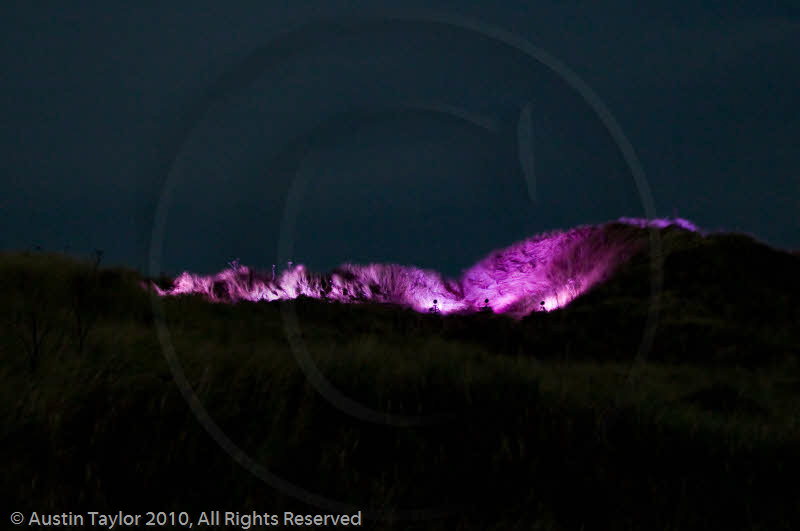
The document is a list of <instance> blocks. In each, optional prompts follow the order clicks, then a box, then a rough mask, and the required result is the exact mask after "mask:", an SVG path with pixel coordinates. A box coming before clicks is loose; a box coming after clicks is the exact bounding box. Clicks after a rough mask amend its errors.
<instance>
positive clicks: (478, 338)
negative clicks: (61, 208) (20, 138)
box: [0, 233, 800, 530]
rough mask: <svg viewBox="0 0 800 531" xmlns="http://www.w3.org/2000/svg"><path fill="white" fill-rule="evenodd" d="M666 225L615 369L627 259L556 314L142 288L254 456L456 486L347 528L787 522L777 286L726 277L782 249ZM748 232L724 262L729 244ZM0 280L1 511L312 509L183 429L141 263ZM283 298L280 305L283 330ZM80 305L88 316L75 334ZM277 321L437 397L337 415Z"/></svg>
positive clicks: (349, 375) (369, 500) (636, 289)
mask: <svg viewBox="0 0 800 531" xmlns="http://www.w3.org/2000/svg"><path fill="white" fill-rule="evenodd" d="M681 238H683V240H682V239H681ZM684 240H685V241H684ZM665 247H666V248H667V250H668V252H669V253H670V254H668V256H667V261H666V263H665V268H666V270H665V291H664V305H663V311H662V319H661V321H660V326H659V328H658V331H657V335H656V340H655V342H654V347H653V349H652V350H651V351H650V352H649V353H648V356H647V360H646V361H647V363H645V364H644V365H641V366H640V365H636V371H635V372H634V373H633V375H634V376H635V377H634V378H631V374H632V373H631V368H632V366H633V359H634V355H635V353H636V348H637V346H638V343H639V341H640V340H641V334H642V327H643V323H644V320H643V319H644V316H645V315H646V313H647V312H646V311H647V304H648V300H647V297H646V296H645V297H643V296H642V293H645V294H646V293H648V292H647V288H646V286H647V285H648V281H649V277H647V274H646V271H647V261H646V260H645V259H644V258H640V259H634V260H633V261H632V262H631V263H630V264H629V265H628V266H627V267H626V268H623V270H622V271H620V273H619V274H618V275H617V277H615V278H614V279H613V280H612V281H611V282H609V283H607V284H605V285H603V286H600V287H599V288H598V289H596V290H593V291H592V292H591V293H589V294H587V295H586V296H585V297H582V298H581V299H579V300H577V301H575V303H574V304H573V305H570V306H569V307H568V308H566V309H565V310H563V311H558V312H552V313H547V314H535V315H531V316H530V317H528V318H526V319H524V320H522V321H521V322H515V321H512V320H509V319H505V318H502V317H500V316H494V315H485V314H482V315H472V316H448V317H443V316H439V315H423V314H416V313H413V312H410V311H406V310H402V309H397V308H391V307H385V306H376V305H355V306H353V305H350V306H342V305H338V304H328V303H323V302H319V301H313V300H298V301H293V302H290V303H259V304H249V303H248V304H238V305H235V306H225V305H213V304H208V303H206V302H204V301H202V300H200V299H198V298H196V297H185V298H177V299H169V300H165V301H163V302H164V314H165V317H166V323H167V326H168V329H169V332H170V336H171V341H172V343H173V345H174V347H175V352H176V354H177V356H178V358H179V360H180V362H181V364H182V367H183V369H184V370H185V374H186V376H187V378H188V380H189V382H190V383H191V385H192V387H193V389H194V391H195V392H196V393H197V396H198V398H199V400H200V402H201V403H202V404H203V405H204V407H205V408H206V410H207V411H208V413H209V415H210V416H211V418H213V419H214V421H215V422H216V423H217V424H218V425H219V426H220V427H221V428H222V430H223V431H224V432H225V434H226V435H227V436H228V437H230V439H231V440H233V441H234V442H235V443H236V444H237V445H238V446H239V447H240V448H241V449H242V450H244V451H245V452H247V454H248V455H249V456H250V457H251V458H252V459H254V460H255V461H257V462H258V463H260V464H261V465H263V466H264V467H267V468H268V469H269V470H270V471H271V472H273V473H275V474H277V475H279V476H281V477H283V478H285V479H286V480H288V481H290V482H292V483H294V484H297V485H300V486H302V487H304V488H306V489H308V490H311V491H313V492H315V493H318V494H321V495H324V496H327V497H330V498H334V499H338V500H341V501H344V502H347V503H349V504H352V505H356V506H358V507H361V508H363V509H364V510H368V509H371V510H374V511H379V512H381V513H382V516H384V517H388V516H389V515H391V514H393V513H396V512H397V511H402V510H405V509H409V508H419V507H440V506H455V507H457V508H458V510H457V511H454V512H450V513H447V514H445V515H444V516H440V517H437V518H433V519H428V520H422V521H408V520H399V521H392V520H391V519H388V520H381V521H379V520H375V519H368V518H367V519H366V521H365V527H366V528H368V529H433V530H436V529H442V530H444V529H576V530H577V529H606V528H608V529H612V528H613V529H653V530H667V529H709V528H726V529H796V528H797V527H798V525H799V524H800V514H799V510H798V507H800V504H798V501H800V487H798V486H797V483H796V478H797V477H798V473H800V458H798V457H797V456H798V455H800V424H799V423H798V414H797V411H800V367H798V364H797V359H798V338H797V330H796V327H795V325H793V324H792V320H793V319H794V317H795V316H796V311H797V310H796V308H794V307H792V306H791V304H790V299H789V298H788V297H787V298H785V300H784V298H781V297H782V296H777V295H776V297H777V298H776V299H775V300H776V301H777V302H776V304H777V305H778V308H777V309H770V310H769V311H768V312H767V313H769V314H770V316H771V319H769V320H764V319H761V318H760V317H759V316H754V315H753V314H752V313H751V312H748V311H740V310H739V308H738V306H737V305H738V304H739V302H740V297H743V296H740V295H738V294H736V293H730V288H731V285H736V283H737V282H739V281H740V278H741V276H742V275H743V274H744V271H743V270H739V269H737V267H739V268H744V269H747V268H750V269H751V270H752V271H751V272H762V273H763V272H764V271H763V270H765V269H766V268H767V267H773V266H774V267H775V268H777V269H778V270H779V271H783V269H781V268H783V267H785V268H787V270H789V271H790V270H791V267H790V266H791V265H792V264H794V265H795V266H796V264H797V257H795V256H791V255H785V256H789V258H788V259H787V258H786V257H785V256H784V255H783V254H781V253H776V252H773V251H772V250H769V249H766V248H763V247H761V246H759V245H758V244H757V243H755V242H752V241H749V240H746V239H744V240H743V239H737V238H722V237H718V238H716V239H714V238H711V239H698V238H697V237H695V236H693V235H692V236H687V235H681V233H666V234H665ZM745 251H746V253H745V254H747V255H748V258H747V260H744V263H741V264H739V265H735V263H732V262H731V261H730V260H728V259H729V258H730V256H729V255H732V256H740V255H741V253H742V252H745ZM698 253H699V254H698ZM707 255H709V256H711V257H713V260H711V259H710V258H707ZM691 257H694V258H693V259H690V258H691ZM759 260H760V262H759ZM786 260H794V262H786V264H784V262H785V261H786ZM709 261H710V262H711V263H712V264H714V267H719V264H720V263H725V264H728V265H727V266H726V267H727V269H726V271H725V272H724V273H716V276H715V277H714V281H713V282H709V281H708V277H707V276H705V275H711V274H712V269H713V268H711V266H709V267H710V268H711V269H709V270H708V271H706V270H705V267H706V266H697V267H695V266H694V265H693V264H696V263H707V262H709ZM754 264H755V265H754ZM775 264H777V265H775ZM787 264H788V265H787ZM748 278H752V275H751V276H750V277H748ZM760 278H761V280H757V281H752V280H751V281H750V284H749V285H748V286H746V287H743V288H742V289H743V290H744V291H745V292H746V294H745V295H747V294H752V293H762V294H766V295H767V296H772V294H773V290H777V289H778V288H777V286H783V289H784V290H788V293H790V294H791V293H793V294H794V295H795V296H796V295H797V294H798V293H800V291H797V290H796V287H795V285H794V284H792V282H796V281H793V280H788V279H775V278H774V277H773V276H772V275H762V276H761V277H760ZM0 279H2V281H3V285H2V293H3V295H2V296H3V297H4V300H3V304H2V310H0V311H1V312H2V317H3V320H2V326H3V330H2V332H3V333H2V334H1V335H0V356H2V357H1V358H0V359H2V363H0V420H2V422H1V423H0V466H2V468H3V470H4V471H5V472H6V473H5V474H4V475H3V477H2V480H0V495H2V496H3V498H4V499H5V500H7V502H8V506H9V507H12V508H13V510H20V511H22V512H29V511H32V510H36V511H39V512H44V511H51V512H59V513H60V512H62V511H73V512H76V511H81V510H95V511H103V510H105V511H109V512H115V511H119V510H131V511H135V510H139V511H148V510H165V511H172V510H174V511H181V510H186V511H189V512H190V513H192V514H195V515H196V514H199V512H200V511H204V510H205V511H208V510H216V508H219V509H221V510H232V511H240V512H242V513H245V512H250V511H253V510H255V511H258V512H264V511H268V512H282V511H295V512H302V513H311V514H314V513H324V512H326V511H325V510H323V509H318V508H314V507H311V506H308V505H305V504H304V503H302V502H301V501H298V500H296V499H294V498H293V497H291V496H289V495H287V494H286V493H285V492H283V491H282V490H281V489H275V488H273V487H271V486H269V485H267V484H266V483H264V482H263V481H261V480H260V479H258V478H256V477H255V476H253V475H252V474H250V473H249V472H248V471H247V470H245V469H243V468H242V467H240V466H239V465H238V464H237V463H236V462H235V461H234V460H233V459H232V458H231V457H230V456H229V455H228V454H226V453H225V452H224V451H223V450H222V449H221V448H220V447H219V446H218V445H217V444H216V443H215V442H214V441H213V439H212V438H211V437H210V436H209V434H208V433H207V432H206V431H205V430H204V428H203V427H202V426H201V424H200V423H199V422H198V420H197V418H196V417H195V416H194V414H193V413H192V411H191V410H190V408H189V407H188V405H187V403H186V401H185V400H184V398H183V396H182V395H181V393H180V391H179V389H178V387H177V386H176V384H175V381H174V379H173V376H172V373H171V371H170V368H169V366H168V364H167V362H166V359H165V357H164V354H163V353H162V349H161V345H160V343H159V341H158V338H157V335H156V332H155V327H154V326H153V315H152V311H151V303H150V299H149V295H148V294H147V293H146V292H144V291H143V290H142V289H141V288H140V287H139V284H138V282H139V281H140V280H141V279H140V278H139V276H138V275H137V274H136V273H134V272H130V271H125V270H122V269H116V270H104V269H99V270H95V269H94V268H93V267H92V265H91V264H88V263H81V262H76V261H74V260H70V259H68V258H66V257H63V256H58V255H34V254H4V255H2V256H0ZM76 279H78V280H76ZM704 283H705V284H706V286H707V287H705V288H704V287H703V286H704ZM76 286H80V287H82V288H83V289H88V291H87V294H84V295H83V297H84V298H83V299H79V298H76V297H77V295H76V293H75V291H74V288H75V287H76ZM86 286H89V287H90V288H86ZM792 290H795V291H792ZM720 293H722V295H720ZM728 304H729V305H731V306H733V307H734V308H733V309H731V308H727V307H726V305H728ZM781 305H785V306H781ZM287 309H291V310H294V311H295V312H296V315H297V320H298V322H299V324H300V329H299V331H297V334H298V335H297V336H296V337H294V339H293V341H289V339H290V337H288V336H287V329H286V327H285V325H284V320H283V317H282V315H283V314H282V311H285V310H287ZM76 312H85V313H84V315H83V317H84V321H85V322H86V321H88V322H91V323H92V324H91V327H90V329H89V332H88V334H87V335H86V339H85V344H84V345H83V346H82V347H80V346H79V332H78V330H77V324H76V323H77V319H76V316H75V313H76ZM32 313H36V314H37V315H38V318H39V319H40V322H42V323H50V324H51V327H52V328H53V330H54V331H55V333H54V335H53V339H52V340H46V341H44V342H43V344H42V349H41V351H40V352H39V354H38V356H39V359H38V360H37V363H35V364H32V363H31V362H30V359H29V357H30V353H29V351H28V350H26V349H25V348H24V346H23V343H24V334H25V333H26V332H27V333H30V330H26V326H27V325H26V323H28V322H29V321H28V320H27V319H28V317H30V315H31V314H32ZM794 322H795V323H796V322H797V321H794ZM298 338H302V341H303V343H304V344H305V345H306V346H307V349H308V355H309V357H310V359H312V360H313V361H314V363H315V365H316V367H318V369H319V371H320V372H321V374H323V375H324V376H325V378H326V379H327V381H329V382H330V383H331V384H332V385H333V386H334V387H335V388H336V389H337V390H338V391H339V392H340V393H342V394H343V395H344V396H346V397H348V398H350V399H352V400H356V401H358V402H359V403H360V404H362V405H363V406H364V407H367V408H372V409H374V410H377V411H381V412H389V413H393V414H397V415H437V414H446V415H447V417H446V418H445V419H444V420H442V421H441V422H436V423H433V424H431V425H423V426H412V427H394V426H386V425H380V424H374V423H368V422H364V421H362V420H359V419H357V418H354V417H353V416H351V415H349V414H347V412H345V411H341V410H340V409H338V408H337V407H336V406H335V405H334V404H331V403H329V402H328V401H327V400H325V398H324V397H323V396H321V395H320V393H319V392H318V391H317V389H315V387H314V386H313V385H312V384H311V383H310V381H309V379H308V378H307V377H306V375H305V374H304V372H303V370H302V369H301V368H300V366H299V365H298V362H297V360H296V358H295V355H296V354H297V353H296V352H293V350H292V344H294V343H296V339H298Z"/></svg>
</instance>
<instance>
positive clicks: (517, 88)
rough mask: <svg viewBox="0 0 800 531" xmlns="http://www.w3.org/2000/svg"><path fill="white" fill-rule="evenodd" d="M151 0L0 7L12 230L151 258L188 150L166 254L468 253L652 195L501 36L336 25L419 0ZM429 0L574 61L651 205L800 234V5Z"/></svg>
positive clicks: (455, 266) (462, 261)
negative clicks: (283, 243)
mask: <svg viewBox="0 0 800 531" xmlns="http://www.w3.org/2000/svg"><path fill="white" fill-rule="evenodd" d="M115 4H116V5H115ZM139 4H141V5H138V6H135V7H131V6H123V5H122V4H121V3H115V2H80V3H64V2H8V1H7V2H3V3H2V4H0V68H2V83H1V84H0V157H1V160H2V169H1V170H0V171H1V172H2V173H0V175H1V176H2V177H0V178H2V185H3V191H4V192H3V194H2V203H0V205H2V207H1V208H2V212H3V217H2V232H0V245H1V246H2V248H3V249H25V248H33V247H34V246H35V245H40V246H41V247H42V248H44V249H50V250H63V249H64V247H65V246H67V245H69V246H70V247H71V249H72V250H74V251H77V252H89V251H91V250H92V249H94V248H102V249H104V250H105V253H106V257H107V260H108V261H109V262H112V263H125V264H129V265H131V266H134V267H138V268H140V269H144V268H145V267H146V266H147V263H148V256H149V248H150V237H151V234H152V230H153V215H154V212H155V208H156V205H157V204H158V201H159V198H160V197H162V196H163V191H162V189H163V185H164V183H165V181H166V179H167V175H168V173H169V172H170V170H172V177H171V183H172V187H173V188H172V189H173V193H172V196H171V201H170V202H169V204H168V215H167V218H166V223H165V226H164V227H165V229H164V243H165V245H164V250H163V260H162V264H161V269H162V270H164V271H167V272H175V271H177V270H181V269H192V270H198V271H211V270H217V269H219V268H221V267H223V266H224V264H225V262H226V261H227V260H229V259H231V258H233V257H238V258H240V259H241V260H242V262H245V263H249V264H254V265H257V266H264V267H269V265H270V264H272V263H273V262H274V261H275V257H276V255H277V245H278V240H279V236H280V234H281V231H283V234H284V235H291V238H292V240H293V242H294V249H293V251H292V254H293V256H292V257H293V258H294V259H295V260H296V261H302V262H305V263H308V264H309V265H311V266H312V267H314V268H315V269H328V268H330V267H332V266H333V265H335V264H337V263H340V262H342V261H345V260H355V261H373V260H374V261H396V262H401V263H413V264H417V265H421V266H424V267H433V268H436V269H439V270H442V271H444V272H447V273H451V274H456V273H458V272H459V271H460V270H461V269H462V268H464V267H466V266H468V265H470V264H471V263H472V262H473V261H474V260H475V259H477V258H479V257H481V256H482V255H484V254H485V253H487V252H488V251H490V250H491V249H493V248H495V247H499V246H504V245H507V244H509V243H511V242H513V241H515V240H518V239H520V238H523V237H525V236H527V235H530V234H532V233H535V232H538V231H541V230H548V229H555V228H563V227H568V226H572V225H577V224H581V223H594V222H600V221H605V220H608V219H613V218H617V217H620V216H639V215H643V214H644V209H643V207H642V201H641V198H640V194H639V191H638V190H637V188H636V185H635V182H634V179H633V177H632V175H631V172H630V170H629V168H628V167H627V165H626V164H625V161H624V160H623V157H622V155H621V154H620V152H619V150H618V149H617V146H616V144H615V143H614V141H613V139H612V138H611V136H610V135H609V133H608V131H607V130H606V129H605V128H604V126H603V124H602V123H601V121H600V120H599V119H598V117H597V115H596V114H594V112H593V111H592V109H591V107H590V106H589V105H588V104H587V103H586V102H585V101H584V99H583V98H582V97H581V95H580V94H578V93H577V92H576V91H574V90H573V89H572V88H570V87H569V86H568V85H567V84H566V83H565V82H564V81H563V80H562V79H560V78H559V76H557V75H556V74H555V73H554V72H553V71H551V70H549V69H548V68H546V67H544V66H543V65H542V64H539V63H537V62H536V61H533V60H532V59H531V58H530V57H528V56H526V55H525V54H523V53H521V52H520V51H519V50H516V49H514V48H513V47H511V46H508V45H507V44H504V43H502V42H499V41H498V40H497V39H492V38H488V37H487V36H486V35H485V34H481V33H480V32H475V31H464V30H459V29H457V28H455V27H452V26H448V25H446V24H429V23H420V22H406V23H381V22H375V23H370V24H363V25H359V26H357V27H355V29H353V28H354V27H353V26H348V25H344V26H337V25H336V21H340V22H341V21H344V22H346V21H351V20H352V19H353V17H354V16H356V15H359V14H363V13H364V12H365V10H367V9H368V10H369V13H370V14H371V15H373V14H375V13H376V11H379V12H385V13H387V14H397V13H403V12H405V11H410V10H411V6H412V4H409V3H408V2H394V3H390V2H363V3H355V2H331V1H326V2H292V3H291V4H290V5H278V4H274V3H268V2H258V3H256V2H252V3H251V5H246V4H245V3H239V4H237V5H234V6H228V5H225V4H223V3H220V2H214V3H211V2H203V1H194V2H169V3H168V5H167V6H166V7H165V6H164V5H162V3H160V2H141V3H139ZM287 4H288V3H287ZM417 5H419V6H424V7H425V8H427V9H432V10H435V11H436V12H438V13H443V14H451V15H453V16H454V17H466V18H468V19H470V20H473V21H477V23H479V24H485V25H486V26H487V27H494V28H500V29H502V30H504V31H506V32H509V33H511V34H513V35H516V36H517V37H518V38H521V39H525V40H527V41H529V42H530V43H531V44H532V45H534V46H536V47H539V48H541V49H543V50H546V51H547V52H549V53H550V54H552V55H553V56H555V57H556V58H558V59H559V60H561V61H563V62H564V63H565V64H566V65H568V66H569V67H570V68H571V69H572V70H573V71H575V72H576V73H577V74H578V75H579V76H580V77H581V78H582V79H583V80H584V81H585V82H586V83H587V84H588V85H589V86H590V87H591V88H592V89H593V90H594V91H595V93H596V94H597V95H599V97H600V98H601V99H602V100H603V101H604V102H605V104H606V106H607V107H608V109H609V110H610V111H611V113H612V114H613V116H614V118H615V119H616V121H617V122H618V123H619V125H620V126H621V128H622V130H623V131H624V132H625V134H626V135H627V137H628V139H629V140H630V142H631V144H632V145H633V148H634V149H635V150H636V153H637V154H638V156H639V159H640V160H641V162H642V165H643V168H644V172H645V175H646V177H647V182H648V183H649V187H650V190H651V192H652V198H653V201H654V204H655V208H656V212H657V213H658V214H660V215H671V214H672V212H673V211H674V210H675V211H677V213H678V214H679V215H681V216H682V217H687V218H689V219H691V220H693V221H694V222H695V223H697V224H698V225H700V226H702V227H704V228H708V229H717V228H722V229H728V230H736V231H745V232H748V233H751V234H753V235H755V236H757V237H758V238H760V239H762V240H764V241H766V242H768V243H771V244H773V245H776V246H780V247H790V248H798V247H800V230H798V229H800V224H799V223H798V217H797V213H798V212H800V173H798V170H799V169H800V149H798V145H799V144H800V101H798V98H797V88H798V87H799V86H800V60H799V59H800V58H799V57H798V55H799V54H800V15H799V14H798V8H797V7H794V6H795V5H796V4H793V3H790V2H784V3H765V2H756V1H751V2H730V1H728V2H682V3H675V2H655V3H653V2H650V3H647V6H642V5H641V3H639V2H603V3H602V5H601V3H594V2H587V3H585V4H584V3H581V2H566V3H564V2H558V3H555V2H552V3H549V2H538V3H535V4H534V3H530V2H516V1H511V2H504V3H503V5H502V6H496V5H491V4H490V3H485V2H482V3H477V2H476V3H467V2H424V3H418V4H417ZM378 14H380V13H378ZM445 18H446V16H445ZM319 19H326V20H333V21H334V22H335V23H334V25H331V24H312V21H315V20H319ZM307 23H308V24H310V25H307ZM290 28H297V29H296V31H293V32H291V33H289V34H288V36H285V37H282V38H278V37H277V36H278V35H280V34H282V33H285V32H287V31H288V30H289V29H290ZM348 28H349V29H348ZM526 106H527V107H528V108H529V109H530V125H529V126H528V125H527V122H523V123H524V124H525V127H526V129H525V130H526V131H528V133H526V134H527V135H528V136H527V137H525V135H523V137H524V138H528V139H529V140H530V145H531V147H530V150H529V152H528V151H525V153H526V154H527V155H529V156H531V157H532V160H533V172H532V173H530V172H529V173H527V178H526V173H525V172H524V171H523V170H522V169H521V166H520V153H521V150H520V148H519V144H520V134H521V133H520V131H521V130H522V129H521V128H520V127H518V126H519V122H520V116H521V115H523V114H524V113H522V110H523V109H524V108H526ZM531 175H533V176H534V184H535V190H536V200H535V201H533V200H532V199H531V196H530V193H529V192H530V190H531ZM293 182H294V183H295V185H294V186H297V183H305V188H304V191H303V193H302V194H299V195H295V196H293V197H294V198H295V200H294V202H293V203H292V205H294V206H293V208H296V213H297V217H296V220H295V223H293V224H289V225H287V224H286V223H283V220H284V210H285V207H286V204H287V194H289V193H290V190H291V189H292V186H293V185H292V183H293ZM292 225H293V226H292Z"/></svg>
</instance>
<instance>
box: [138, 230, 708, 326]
mask: <svg viewBox="0 0 800 531" xmlns="http://www.w3.org/2000/svg"><path fill="white" fill-rule="evenodd" d="M649 226H653V227H657V228H665V227H668V226H675V227H678V228H680V229H682V230H691V231H696V230H697V227H695V226H694V225H693V224H691V223H690V222H688V221H686V220H683V219H674V220H666V219H656V220H643V219H635V218H621V219H620V220H619V221H618V222H613V223H607V224H604V225H598V226H583V227H577V228H574V229H571V230H567V231H553V232H549V233H545V234H539V235H537V236H534V237H532V238H528V239H526V240H523V241H520V242H517V243H515V244H513V245H511V246H509V247H506V248H504V249H499V250H496V251H494V252H492V253H491V254H489V255H488V256H486V257H485V258H484V259H483V260H481V261H479V262H478V263H477V264H475V265H474V266H472V267H471V268H469V269H468V270H466V271H465V272H464V273H463V275H462V276H461V278H460V279H448V278H445V277H443V276H442V275H441V274H439V273H438V272H436V271H431V270H424V269H419V268H417V267H413V266H403V265H397V264H367V265H356V264H343V265H341V266H339V267H338V268H336V269H335V270H334V271H332V272H330V273H325V274H320V273H314V272H311V271H308V270H307V269H306V268H305V266H303V265H302V264H298V265H295V266H293V267H291V268H288V269H286V270H284V271H282V272H281V273H280V274H278V275H277V276H275V278H274V280H273V273H272V271H256V270H253V269H251V268H248V267H245V266H240V265H238V263H234V264H232V265H231V267H229V268H228V269H226V270H224V271H221V272H220V273H217V274H216V275H209V276H203V275H196V274H193V273H189V272H184V273H182V274H181V275H179V276H178V277H177V278H176V279H175V280H174V282H173V286H172V288H171V289H167V290H161V289H159V288H158V287H155V286H154V288H155V289H156V291H157V292H158V293H159V294H160V295H165V296H166V295H182V294H202V295H204V296H205V297H207V298H208V299H209V300H211V301H215V302H236V301H240V300H246V301H254V302H256V301H276V300H290V299H295V298H297V297H299V296H306V297H312V298H315V299H322V300H329V301H338V302H348V303H358V302H368V301H369V302H377V303H389V304H397V305H401V306H406V307H410V308H413V309H414V310H416V311H419V312H430V311H438V312H441V313H444V314H448V313H454V312H476V311H492V312H494V313H503V314H507V315H510V316H512V317H517V318H519V317H523V316H525V315H527V314H529V313H531V312H534V311H542V310H545V311H549V310H553V309H556V308H560V307H563V306H565V305H567V304H569V302H570V301H572V300H573V299H575V298H576V297H577V296H578V295H580V294H581V293H584V292H585V291H586V290H588V289H589V288H590V287H592V286H594V285H595V284H597V283H599V282H602V281H604V280H606V279H607V278H609V276H610V275H611V274H612V273H613V272H614V270H615V269H616V268H617V267H618V266H619V265H620V264H621V263H623V262H625V261H626V260H628V259H629V258H630V257H631V256H633V255H634V254H635V253H638V252H640V251H642V250H644V249H646V247H647V245H648V239H647V232H646V231H643V230H641V229H643V228H646V227H649ZM487 300H488V302H487ZM434 301H435V302H434ZM542 302H544V304H542Z"/></svg>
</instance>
